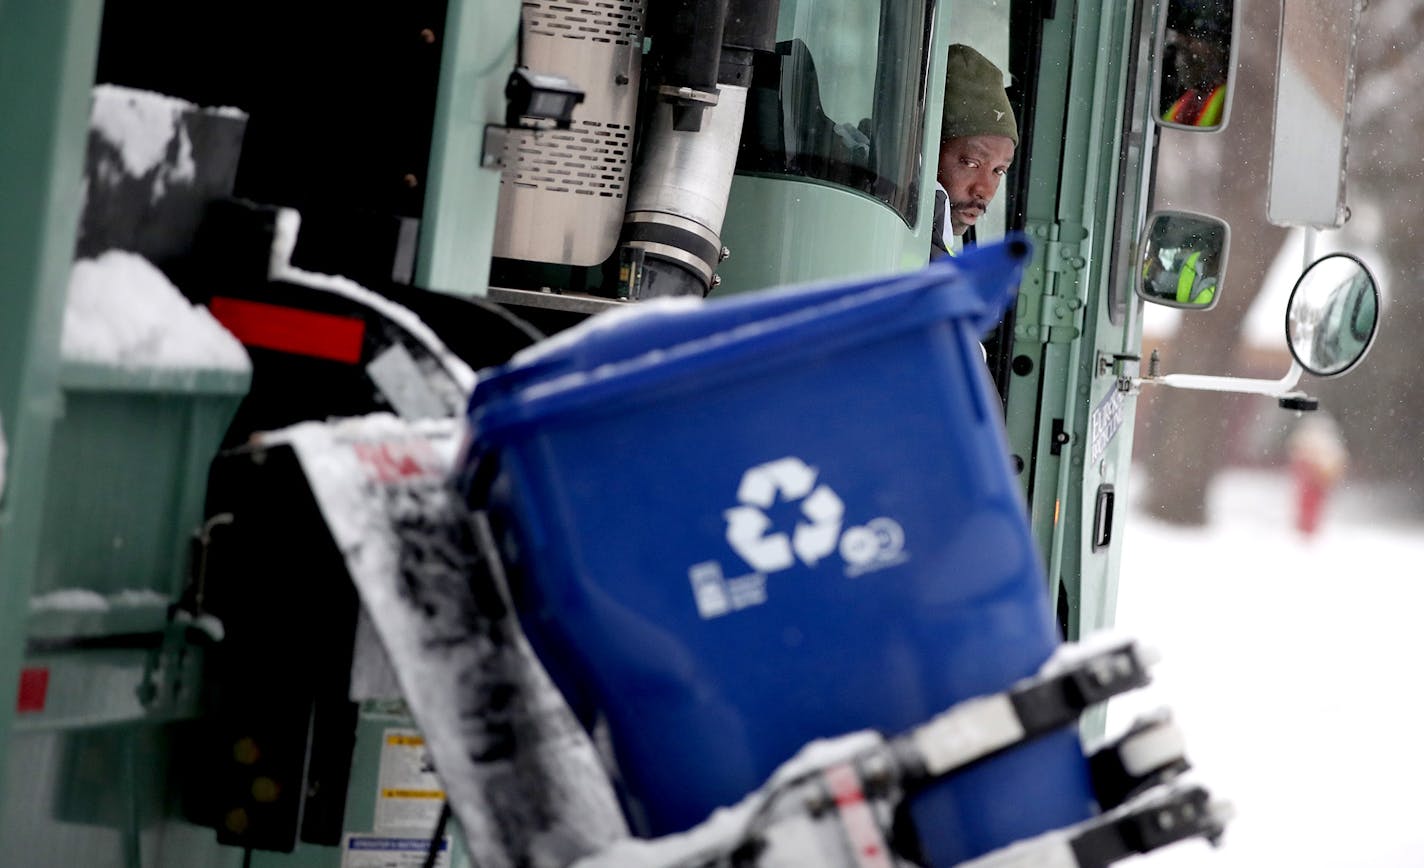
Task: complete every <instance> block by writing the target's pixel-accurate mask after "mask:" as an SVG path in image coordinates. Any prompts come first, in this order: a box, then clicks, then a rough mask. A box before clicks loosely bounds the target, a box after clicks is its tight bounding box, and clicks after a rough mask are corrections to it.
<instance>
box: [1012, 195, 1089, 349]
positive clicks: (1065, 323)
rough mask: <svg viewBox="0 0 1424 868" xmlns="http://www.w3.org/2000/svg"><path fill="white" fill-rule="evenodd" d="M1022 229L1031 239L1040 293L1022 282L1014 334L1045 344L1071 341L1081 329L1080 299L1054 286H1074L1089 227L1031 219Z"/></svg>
mask: <svg viewBox="0 0 1424 868" xmlns="http://www.w3.org/2000/svg"><path fill="white" fill-rule="evenodd" d="M1025 231H1026V232H1027V233H1028V234H1029V236H1030V237H1031V238H1032V239H1033V243H1034V251H1035V253H1034V264H1035V265H1036V266H1038V267H1039V268H1040V269H1042V271H1041V273H1042V275H1043V277H1042V280H1041V284H1040V286H1039V289H1040V291H1039V292H1034V291H1033V288H1034V287H1033V286H1032V285H1031V283H1025V286H1024V291H1021V292H1020V293H1019V305H1018V311H1017V315H1016V317H1015V323H1014V335H1015V337H1019V338H1023V339H1027V340H1037V341H1040V342H1042V343H1045V344H1066V343H1070V342H1072V341H1073V340H1074V339H1075V338H1077V337H1078V335H1080V334H1082V332H1083V328H1082V324H1083V307H1084V305H1083V299H1081V298H1079V297H1078V296H1077V294H1076V293H1064V294H1061V295H1060V294H1058V292H1057V289H1058V287H1059V286H1065V287H1073V286H1076V285H1077V284H1076V281H1074V280H1072V279H1071V278H1072V277H1073V276H1074V275H1076V273H1077V272H1080V271H1082V269H1083V268H1084V267H1085V266H1086V265H1087V259H1085V258H1084V256H1083V242H1084V241H1086V240H1087V238H1088V230H1087V229H1086V228H1084V227H1082V226H1078V225H1075V224H1072V223H1065V222H1063V221H1061V220H1059V221H1054V222H1052V223H1047V222H1042V221H1030V222H1029V223H1028V225H1027V226H1026V227H1025ZM1065 278H1068V279H1065Z"/></svg>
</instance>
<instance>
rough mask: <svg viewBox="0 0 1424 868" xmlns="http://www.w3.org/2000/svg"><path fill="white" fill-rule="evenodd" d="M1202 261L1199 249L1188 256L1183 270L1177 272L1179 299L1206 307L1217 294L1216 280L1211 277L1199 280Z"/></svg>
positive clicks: (1182, 301) (1181, 301)
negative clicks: (1199, 268)
mask: <svg viewBox="0 0 1424 868" xmlns="http://www.w3.org/2000/svg"><path fill="white" fill-rule="evenodd" d="M1200 261H1201V252H1200V251H1198V252H1196V253H1193V254H1192V255H1191V256H1188V257H1187V261H1186V262H1184V263H1183V264H1182V270H1181V271H1178V272H1177V301H1178V302H1180V303H1182V304H1195V305H1201V306H1202V307H1205V306H1206V305H1209V304H1211V300H1212V299H1213V298H1214V297H1215V296H1216V281H1215V280H1213V279H1211V278H1210V277H1205V278H1201V279H1200V280H1198V275H1197V263H1198V262H1200Z"/></svg>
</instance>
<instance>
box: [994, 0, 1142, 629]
mask: <svg viewBox="0 0 1424 868" xmlns="http://www.w3.org/2000/svg"><path fill="white" fill-rule="evenodd" d="M1131 22H1132V14H1131V9H1130V8H1128V4H1124V3H1110V4H1102V5H1092V4H1083V3H1063V2H1060V3H1058V4H1057V7H1056V14H1055V17H1054V18H1053V19H1052V20H1050V21H1048V22H1046V27H1045V32H1044V48H1043V52H1044V53H1043V56H1042V64H1043V69H1044V71H1045V72H1044V76H1043V78H1042V79H1041V83H1040V89H1039V93H1038V100H1039V101H1038V114H1037V115H1036V117H1035V142H1034V151H1033V154H1034V157H1033V163H1032V165H1031V167H1030V171H1031V178H1030V196H1029V202H1028V217H1029V219H1028V226H1027V228H1028V231H1029V233H1030V235H1031V236H1033V238H1034V241H1035V250H1036V254H1035V261H1034V264H1033V266H1032V267H1031V269H1030V271H1029V274H1028V277H1027V279H1026V280H1025V282H1024V286H1023V289H1022V291H1021V295H1020V300H1019V307H1018V319H1017V322H1016V326H1015V349H1014V351H1015V354H1016V355H1027V356H1029V357H1030V358H1031V359H1033V360H1035V364H1034V366H1033V369H1032V370H1031V371H1025V372H1024V373H1019V374H1016V375H1015V380H1014V383H1013V386H1012V388H1011V390H1010V393H1009V408H1008V427H1009V432H1010V439H1011V442H1012V443H1013V448H1014V451H1015V453H1016V454H1019V455H1021V456H1024V457H1025V458H1026V459H1027V460H1028V470H1027V471H1026V473H1025V475H1024V481H1025V486H1026V488H1027V489H1029V490H1031V501H1030V511H1031V517H1032V521H1033V529H1034V535H1035V538H1036V539H1037V541H1038V543H1039V545H1040V548H1041V550H1042V551H1043V552H1044V554H1045V557H1046V560H1047V563H1048V570H1049V577H1050V578H1049V581H1050V585H1051V587H1052V588H1053V589H1054V591H1055V593H1057V592H1058V589H1059V586H1060V583H1061V585H1062V587H1063V592H1064V593H1065V594H1066V597H1067V601H1068V603H1069V606H1068V613H1067V615H1068V618H1067V622H1068V623H1067V627H1068V634H1069V638H1074V639H1076V638H1078V637H1079V636H1080V635H1082V634H1085V633H1089V632H1092V631H1093V630H1096V629H1099V628H1102V627H1106V626H1110V625H1111V623H1112V614H1113V610H1114V608H1115V602H1116V588H1117V565H1118V558H1119V554H1120V551H1121V539H1120V534H1117V533H1114V534H1113V538H1112V540H1111V541H1110V542H1109V544H1108V545H1106V546H1104V547H1102V548H1100V549H1099V550H1096V551H1095V550H1094V548H1093V545H1092V543H1093V538H1092V533H1093V519H1094V515H1095V510H1096V508H1097V497H1096V495H1097V492H1098V488H1099V486H1100V485H1101V484H1104V483H1106V484H1108V485H1111V486H1113V493H1114V497H1115V503H1116V505H1117V507H1118V508H1119V509H1121V508H1122V507H1123V506H1124V505H1125V502H1126V493H1127V489H1126V482H1127V476H1128V469H1129V468H1128V462H1129V461H1130V457H1131V445H1132V444H1131V426H1132V416H1133V411H1134V409H1135V399H1134V398H1133V397H1132V396H1123V400H1122V402H1121V406H1120V407H1119V406H1117V405H1116V403H1115V402H1116V399H1115V398H1111V399H1110V396H1113V394H1114V391H1115V389H1116V386H1117V382H1116V377H1115V373H1114V370H1113V368H1112V366H1111V365H1109V366H1107V367H1103V366H1102V365H1101V364H1100V362H1099V360H1100V358H1102V357H1104V356H1107V357H1111V356H1112V355H1113V354H1114V353H1121V352H1124V351H1127V350H1129V349H1130V348H1131V346H1133V345H1134V344H1135V342H1136V341H1138V340H1139V339H1140V338H1139V337H1138V336H1136V335H1134V334H1132V333H1131V332H1132V331H1133V330H1134V328H1135V326H1133V325H1131V324H1129V323H1126V322H1117V323H1115V322H1113V317H1112V316H1111V305H1110V293H1109V287H1110V284H1111V282H1112V281H1113V280H1114V275H1113V274H1112V273H1111V270H1112V269H1111V267H1110V266H1111V261H1112V255H1113V253H1114V251H1115V250H1117V251H1118V252H1121V249H1122V248H1123V247H1124V246H1126V247H1127V248H1130V247H1131V244H1132V239H1131V238H1126V239H1124V238H1119V237H1117V233H1116V231H1115V226H1116V225H1117V217H1118V215H1117V212H1116V207H1117V202H1118V196H1117V192H1118V191H1117V183H1118V179H1119V157H1120V154H1121V150H1122V139H1121V135H1120V133H1119V121H1120V119H1121V118H1122V116H1123V112H1124V107H1125V98H1127V97H1128V94H1127V92H1126V81H1127V76H1126V70H1127V62H1128V53H1129V52H1128V47H1129V39H1130V36H1131V34H1130V28H1131ZM1055 72H1057V74H1054V73H1055ZM1139 85H1140V86H1143V87H1145V81H1143V82H1139ZM1133 98H1134V99H1136V95H1133ZM1139 156H1140V155H1139ZM1129 177H1131V175H1130V174H1129ZM1125 225H1126V226H1127V227H1128V228H1129V229H1132V230H1134V231H1135V225H1134V224H1133V222H1132V221H1131V220H1128V221H1125ZM1105 402H1106V404H1105ZM1099 407H1102V408H1103V409H1102V412H1101V413H1100V414H1099V416H1100V418H1099V422H1100V424H1108V425H1110V426H1111V425H1116V426H1118V427H1117V428H1116V430H1115V432H1114V433H1113V434H1112V435H1111V436H1109V437H1104V438H1103V440H1102V443H1100V445H1099V447H1098V449H1099V450H1100V454H1097V455H1094V454H1093V453H1092V451H1091V450H1092V449H1093V441H1092V436H1091V435H1092V433H1093V432H1092V430H1091V427H1090V426H1091V422H1092V419H1093V410H1094V409H1096V408H1099ZM1113 411H1117V412H1116V413H1114V412H1113ZM1099 434H1100V435H1101V430H1100V431H1099ZM1114 524H1116V525H1118V526H1120V524H1121V521H1120V518H1118V520H1117V521H1115V522H1114Z"/></svg>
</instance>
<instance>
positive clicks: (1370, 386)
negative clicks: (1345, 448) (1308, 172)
mask: <svg viewBox="0 0 1424 868" xmlns="http://www.w3.org/2000/svg"><path fill="white" fill-rule="evenodd" d="M1357 51H1358V58H1357V61H1358V67H1357V68H1358V73H1357V77H1356V91H1355V103H1354V106H1353V107H1352V110H1351V111H1352V113H1351V125H1350V126H1351V130H1350V143H1349V147H1350V150H1349V165H1350V171H1349V182H1350V186H1349V188H1348V190H1347V202H1348V204H1349V207H1350V208H1351V211H1352V218H1351V222H1350V224H1349V226H1348V227H1347V228H1349V229H1351V230H1352V232H1351V235H1352V236H1353V237H1354V238H1356V239H1358V240H1359V242H1360V243H1361V244H1362V245H1363V246H1364V247H1365V248H1366V250H1367V251H1373V253H1374V254H1375V255H1374V257H1373V258H1371V257H1369V255H1368V253H1367V257H1366V258H1367V259H1370V261H1371V265H1372V266H1376V267H1377V276H1378V277H1379V279H1380V282H1381V283H1382V284H1384V285H1385V286H1386V287H1389V288H1392V289H1393V291H1392V292H1388V294H1387V298H1386V301H1385V305H1384V318H1383V322H1382V324H1381V326H1380V333H1379V336H1378V338H1377V339H1376V343H1375V345H1374V347H1373V349H1372V350H1371V351H1370V354H1369V356H1368V357H1367V358H1366V360H1365V362H1364V364H1363V365H1362V366H1361V367H1360V368H1357V369H1356V370H1355V371H1353V372H1352V373H1350V374H1349V375H1347V376H1346V377H1345V378H1344V379H1341V380H1331V381H1327V382H1319V383H1310V384H1309V386H1310V387H1311V388H1312V390H1313V391H1316V392H1318V393H1319V394H1320V396H1321V398H1322V401H1323V402H1324V403H1325V404H1326V405H1327V406H1329V407H1330V408H1331V410H1332V412H1333V413H1334V414H1335V417H1336V418H1337V419H1338V420H1339V422H1340V427H1341V429H1342V430H1343V432H1344V435H1345V441H1346V443H1347V444H1348V445H1349V448H1350V452H1351V455H1352V464H1351V467H1352V474H1356V475H1364V476H1367V477H1370V478H1374V479H1381V480H1390V481H1393V482H1397V483H1401V484H1403V485H1406V486H1407V487H1408V488H1409V490H1410V492H1411V493H1412V495H1413V498H1412V499H1413V502H1414V503H1415V505H1416V506H1417V508H1419V509H1420V510H1424V461H1421V460H1420V443H1421V440H1420V436H1419V433H1418V432H1419V429H1420V428H1421V426H1424V378H1421V377H1419V376H1418V370H1419V367H1420V361H1421V357H1420V351H1419V344H1418V343H1417V342H1416V341H1417V340H1418V338H1419V335H1421V334H1424V297H1421V294H1420V293H1419V292H1417V291H1415V289H1414V281H1415V280H1417V279H1418V275H1419V274H1421V273H1424V243H1421V241H1424V239H1421V226H1420V220H1419V214H1420V210H1421V205H1424V137H1421V136H1420V135H1419V132H1418V131H1419V130H1420V129H1424V99H1421V96H1420V95H1421V94H1424V2H1421V0H1371V2H1370V4H1369V7H1368V9H1367V10H1366V12H1365V15H1364V19H1363V21H1362V27H1361V31H1360V38H1359V43H1358V48H1357Z"/></svg>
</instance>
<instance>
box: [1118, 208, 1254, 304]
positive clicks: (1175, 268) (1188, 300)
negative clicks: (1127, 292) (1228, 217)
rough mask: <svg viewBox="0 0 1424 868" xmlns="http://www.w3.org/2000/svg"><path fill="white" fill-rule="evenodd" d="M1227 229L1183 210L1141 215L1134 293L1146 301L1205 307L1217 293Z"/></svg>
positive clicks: (1228, 236) (1228, 237)
mask: <svg viewBox="0 0 1424 868" xmlns="http://www.w3.org/2000/svg"><path fill="white" fill-rule="evenodd" d="M1230 243H1231V229H1230V228H1229V227H1228V226H1227V225H1226V223H1225V222H1224V221H1221V220H1218V219H1217V218H1215V217H1208V216H1206V215H1204V214H1193V213H1191V212H1189V211H1156V212H1153V214H1152V215H1151V216H1150V217H1148V218H1147V231H1146V233H1145V234H1144V236H1143V239H1142V255H1141V258H1140V259H1139V260H1138V262H1139V265H1140V266H1141V267H1140V269H1139V272H1138V273H1139V275H1140V278H1139V280H1138V283H1137V294H1138V295H1139V296H1141V297H1142V298H1143V299H1145V300H1146V301H1150V302H1154V303H1156V304H1164V305H1167V306H1168V307H1180V308H1186V309H1189V310H1210V309H1211V308H1213V307H1215V306H1216V302H1217V299H1218V298H1219V297H1220V296H1221V277H1222V275H1223V274H1225V273H1226V254H1227V250H1228V248H1229V247H1230Z"/></svg>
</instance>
